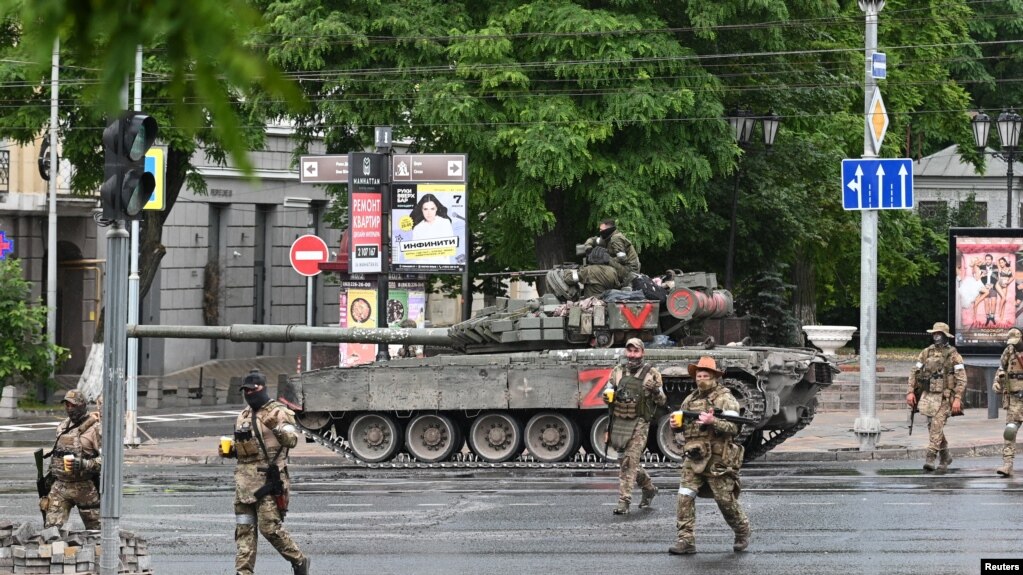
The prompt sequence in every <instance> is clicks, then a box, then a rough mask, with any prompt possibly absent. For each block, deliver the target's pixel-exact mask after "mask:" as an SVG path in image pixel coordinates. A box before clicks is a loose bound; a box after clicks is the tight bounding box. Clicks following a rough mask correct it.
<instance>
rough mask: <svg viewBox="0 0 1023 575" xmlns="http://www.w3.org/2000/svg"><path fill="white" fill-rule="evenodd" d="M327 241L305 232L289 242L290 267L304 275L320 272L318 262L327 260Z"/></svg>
mask: <svg viewBox="0 0 1023 575" xmlns="http://www.w3.org/2000/svg"><path fill="white" fill-rule="evenodd" d="M329 254H330V252H328V251H327V242H325V241H323V240H322V239H321V238H320V237H319V236H314V235H312V234H306V235H304V236H301V237H300V238H298V239H297V240H295V243H293V244H291V267H293V268H295V271H296V272H298V273H300V274H302V275H304V276H315V275H318V274H319V273H320V263H321V262H325V261H327V259H328V257H329Z"/></svg>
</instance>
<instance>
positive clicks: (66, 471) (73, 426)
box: [39, 389, 103, 529]
mask: <svg viewBox="0 0 1023 575" xmlns="http://www.w3.org/2000/svg"><path fill="white" fill-rule="evenodd" d="M63 403H64V411H65V412H66V413H67V418H65V419H64V421H62V422H60V425H59V426H57V440H56V441H55V442H54V444H53V450H52V451H50V454H49V455H48V456H47V457H50V475H51V476H52V477H53V479H54V482H53V486H52V487H50V492H49V494H48V495H46V496H45V497H42V498H40V499H39V508H40V509H42V511H43V512H44V513H45V515H46V520H45V522H44V526H45V527H63V526H64V523H66V522H67V520H68V516H69V515H70V514H71V509H72V508H74V507H78V514H79V515H81V516H82V523H84V524H85V528H86V529H99V528H100V521H99V518H100V510H99V473H100V468H101V467H102V465H103V458H102V457H100V441H101V439H100V428H101V427H102V426H101V425H100V418H99V414H98V413H96V412H93V413H89V410H88V402H87V401H86V400H85V396H84V395H83V394H82V392H80V391H78V390H75V389H72V390H70V391H68V392H67V393H66V394H64V401H63Z"/></svg>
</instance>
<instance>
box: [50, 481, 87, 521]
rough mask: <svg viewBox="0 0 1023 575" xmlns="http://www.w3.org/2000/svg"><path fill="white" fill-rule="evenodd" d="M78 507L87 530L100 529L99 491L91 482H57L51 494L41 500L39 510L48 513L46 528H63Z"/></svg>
mask: <svg viewBox="0 0 1023 575" xmlns="http://www.w3.org/2000/svg"><path fill="white" fill-rule="evenodd" d="M72 507H78V514H79V515H81V516H82V523H84V524H85V528H86V529H99V491H97V490H96V486H95V485H94V484H93V483H92V481H90V480H85V481H60V480H58V481H55V482H54V483H53V488H52V489H50V494H49V495H47V496H46V497H43V498H42V499H40V500H39V508H40V509H42V510H43V511H44V512H46V521H45V525H44V527H63V526H64V524H65V523H67V520H68V517H69V516H70V515H71V508H72Z"/></svg>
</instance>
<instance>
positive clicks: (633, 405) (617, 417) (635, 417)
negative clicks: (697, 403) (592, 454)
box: [604, 337, 668, 515]
mask: <svg viewBox="0 0 1023 575" xmlns="http://www.w3.org/2000/svg"><path fill="white" fill-rule="evenodd" d="M644 351H645V347H644V345H643V340H641V339H639V338H638V337H634V338H632V339H630V340H629V341H627V342H625V359H626V361H625V365H620V364H619V365H616V366H615V367H614V369H612V370H611V375H610V376H609V377H608V382H607V384H608V388H607V389H605V393H604V401H605V402H607V404H608V407H609V408H610V412H611V420H610V422H609V425H608V441H607V443H608V444H609V445H610V446H611V447H614V448H615V449H617V450H618V452H619V453H621V454H622V458H621V463H620V467H619V470H618V506H617V507H615V509H614V514H615V515H625V514H627V513H628V512H629V504H630V503H631V502H632V487H633V485H635V484H636V483H638V484H639V487H640V488H641V489H642V490H643V499H642V500H641V501H640V502H639V508H640V509H645V508H647V507H650V503H651V502H652V501H653V499H654V496H655V495H657V487H656V486H655V485H654V482H653V480H652V479H650V474H648V473H647V472H646V470H645V469H643V465H642V464H641V463H640V457H642V455H643V450H644V449H646V439H647V434H648V433H649V432H650V422H651V421H653V420H654V414H655V412H656V411H657V406H659V405H664V404H665V403H667V401H668V398H667V396H665V395H664V389H663V387H662V383H661V372H659V371H657V368H656V367H654V366H652V365H650V364H648V363H645V362H644V361H643V353H644ZM608 389H609V390H612V391H613V393H607V391H608ZM609 400H610V401H609Z"/></svg>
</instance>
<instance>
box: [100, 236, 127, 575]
mask: <svg viewBox="0 0 1023 575" xmlns="http://www.w3.org/2000/svg"><path fill="white" fill-rule="evenodd" d="M104 287H105V288H106V293H105V294H104V298H103V305H104V308H105V309H106V312H105V314H106V318H105V320H104V322H103V354H104V357H103V412H102V417H103V420H102V421H103V423H102V435H103V438H102V448H103V466H102V468H101V470H100V543H101V545H102V549H103V550H104V551H105V552H104V553H103V554H102V555H100V560H99V569H100V575H116V574H117V568H118V564H119V562H120V557H119V555H120V548H121V545H120V517H121V487H122V483H121V481H122V480H121V469H122V467H123V464H124V443H123V439H122V438H123V435H124V398H125V394H124V375H125V352H126V347H127V329H126V325H127V321H126V320H127V319H128V309H127V308H128V301H127V295H128V232H127V231H126V230H125V229H124V223H123V222H121V221H118V220H114V221H113V223H111V224H110V228H109V229H108V230H107V278H106V281H105V282H104Z"/></svg>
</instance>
